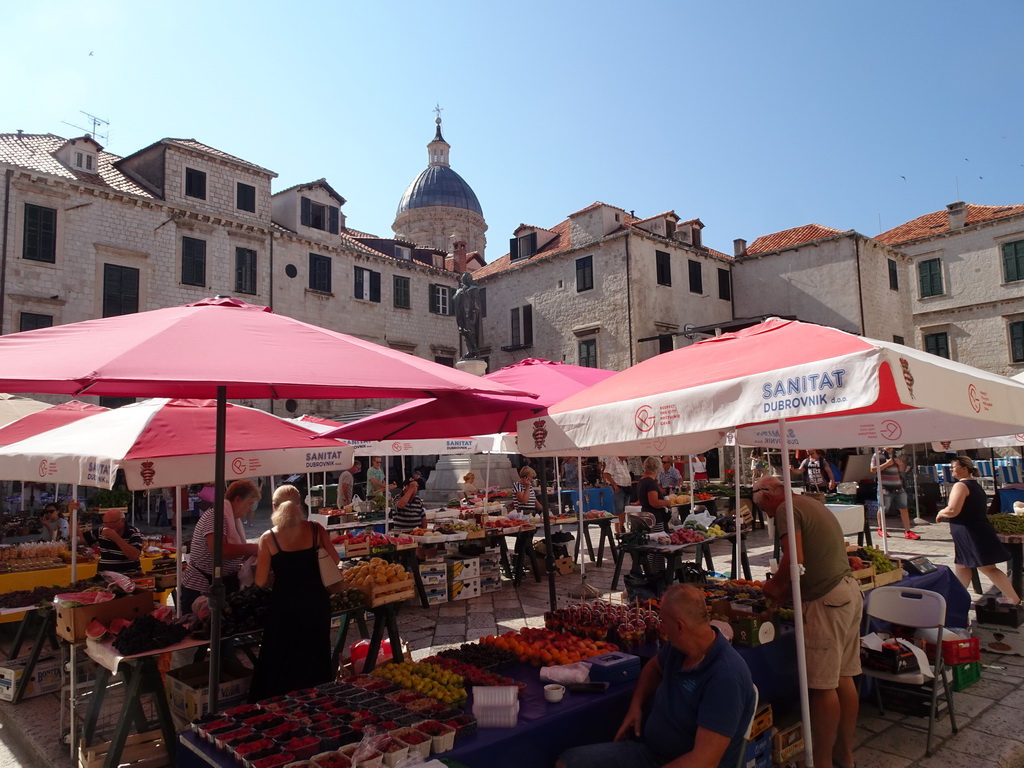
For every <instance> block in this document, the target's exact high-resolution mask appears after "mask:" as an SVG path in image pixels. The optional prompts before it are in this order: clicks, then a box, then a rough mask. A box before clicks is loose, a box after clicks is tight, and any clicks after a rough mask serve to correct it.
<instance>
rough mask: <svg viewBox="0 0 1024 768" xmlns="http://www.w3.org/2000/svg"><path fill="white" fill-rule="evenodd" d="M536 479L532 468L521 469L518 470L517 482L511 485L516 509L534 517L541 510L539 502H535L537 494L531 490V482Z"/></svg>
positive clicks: (535, 473)
mask: <svg viewBox="0 0 1024 768" xmlns="http://www.w3.org/2000/svg"><path fill="white" fill-rule="evenodd" d="M536 477H537V472H536V470H534V468H533V467H529V466H527V467H523V468H522V469H520V470H519V482H518V483H513V484H512V493H513V495H514V496H515V498H516V509H518V510H519V511H520V512H521V513H522V514H524V515H535V514H537V513H538V512H539V511H540V508H541V507H540V501H538V500H537V492H536V491H535V490H534V488H533V481H534V478H536Z"/></svg>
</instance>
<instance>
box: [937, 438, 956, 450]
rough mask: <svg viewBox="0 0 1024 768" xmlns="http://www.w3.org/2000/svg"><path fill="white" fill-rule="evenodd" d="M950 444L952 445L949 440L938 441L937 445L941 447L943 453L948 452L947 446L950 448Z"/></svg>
mask: <svg viewBox="0 0 1024 768" xmlns="http://www.w3.org/2000/svg"><path fill="white" fill-rule="evenodd" d="M952 444H953V443H952V441H950V440H940V441H939V445H941V446H942V449H943V450H944V451H948V450H949V446H951V445H952Z"/></svg>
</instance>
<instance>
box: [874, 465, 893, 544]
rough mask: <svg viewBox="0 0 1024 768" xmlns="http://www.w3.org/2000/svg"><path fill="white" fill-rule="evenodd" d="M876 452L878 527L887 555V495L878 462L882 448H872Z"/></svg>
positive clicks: (880, 466)
mask: <svg viewBox="0 0 1024 768" xmlns="http://www.w3.org/2000/svg"><path fill="white" fill-rule="evenodd" d="M871 450H872V451H874V454H873V456H874V459H875V498H876V499H877V501H878V527H879V530H881V532H882V551H883V552H885V554H886V555H888V554H889V531H888V530H887V528H886V525H885V513H886V512H887V510H886V509H884V508H883V507H882V501H883V499H884V498H885V494H883V493H882V462H880V461H879V460H878V458H879V457H878V452H879V450H881V449H880V448H872V449H871Z"/></svg>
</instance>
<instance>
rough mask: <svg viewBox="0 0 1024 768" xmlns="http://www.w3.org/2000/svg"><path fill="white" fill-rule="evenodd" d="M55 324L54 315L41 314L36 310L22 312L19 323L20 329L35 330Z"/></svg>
mask: <svg viewBox="0 0 1024 768" xmlns="http://www.w3.org/2000/svg"><path fill="white" fill-rule="evenodd" d="M52 326H53V315H39V314H36V313H35V312H22V313H21V319H20V322H19V324H18V330H19V331H34V330H36V329H37V328H50V327H52Z"/></svg>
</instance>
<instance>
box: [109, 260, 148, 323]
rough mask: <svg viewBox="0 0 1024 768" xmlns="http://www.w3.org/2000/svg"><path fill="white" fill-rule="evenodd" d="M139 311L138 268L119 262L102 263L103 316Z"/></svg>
mask: <svg viewBox="0 0 1024 768" xmlns="http://www.w3.org/2000/svg"><path fill="white" fill-rule="evenodd" d="M138 311H139V270H138V269H136V268H135V267H122V266H121V265H119V264H104V265H103V316H104V317H114V316H115V315H130V314H133V313H135V312H138Z"/></svg>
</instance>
